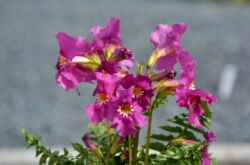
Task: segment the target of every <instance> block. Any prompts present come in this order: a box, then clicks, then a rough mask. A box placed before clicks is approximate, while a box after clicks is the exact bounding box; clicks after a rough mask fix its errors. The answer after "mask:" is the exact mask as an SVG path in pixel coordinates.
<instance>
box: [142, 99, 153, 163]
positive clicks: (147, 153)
mask: <svg viewBox="0 0 250 165" xmlns="http://www.w3.org/2000/svg"><path fill="white" fill-rule="evenodd" d="M153 105H154V102H153V104H151V105H150V108H149V115H148V128H147V139H146V155H145V162H144V165H148V157H149V145H150V136H151V125H152V114H153Z"/></svg>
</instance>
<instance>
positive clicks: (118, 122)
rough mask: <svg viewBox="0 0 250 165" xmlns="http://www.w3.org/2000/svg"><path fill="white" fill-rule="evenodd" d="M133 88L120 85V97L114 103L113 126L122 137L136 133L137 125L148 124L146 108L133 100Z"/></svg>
mask: <svg viewBox="0 0 250 165" xmlns="http://www.w3.org/2000/svg"><path fill="white" fill-rule="evenodd" d="M133 90H134V87H133V86H132V87H130V88H128V89H126V88H123V87H122V86H119V88H118V90H117V92H118V93H119V98H118V99H117V100H116V101H115V102H114V104H113V110H114V112H115V114H114V118H113V120H112V126H111V127H112V128H116V129H117V130H118V133H119V135H120V136H122V137H124V136H128V135H134V134H135V133H136V127H141V126H143V125H145V124H146V118H145V116H144V115H143V111H144V109H142V107H140V106H139V105H138V104H137V103H136V102H133Z"/></svg>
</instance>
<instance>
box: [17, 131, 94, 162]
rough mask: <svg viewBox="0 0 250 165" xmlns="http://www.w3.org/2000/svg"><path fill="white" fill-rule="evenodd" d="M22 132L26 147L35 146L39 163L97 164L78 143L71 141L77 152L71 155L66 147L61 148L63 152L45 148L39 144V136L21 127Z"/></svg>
mask: <svg viewBox="0 0 250 165" xmlns="http://www.w3.org/2000/svg"><path fill="white" fill-rule="evenodd" d="M22 133H23V135H24V137H25V140H26V142H27V144H28V147H35V148H36V157H39V165H43V164H48V165H62V164H63V165H85V164H86V165H88V164H93V163H95V164H99V162H98V160H94V159H93V155H92V154H91V153H89V152H88V150H87V149H86V148H84V147H83V146H82V145H81V144H79V143H72V147H73V149H74V150H75V151H76V152H77V155H76V156H73V155H72V154H70V153H69V151H68V150H67V149H66V148H64V149H63V153H60V152H59V151H52V150H51V149H47V148H45V147H44V146H43V145H41V138H40V137H37V136H35V135H33V134H31V133H29V132H27V131H26V130H25V129H22Z"/></svg>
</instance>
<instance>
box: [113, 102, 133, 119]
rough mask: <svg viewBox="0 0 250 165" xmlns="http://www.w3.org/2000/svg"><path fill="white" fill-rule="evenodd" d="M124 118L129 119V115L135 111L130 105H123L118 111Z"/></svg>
mask: <svg viewBox="0 0 250 165" xmlns="http://www.w3.org/2000/svg"><path fill="white" fill-rule="evenodd" d="M117 111H118V112H119V113H120V115H122V116H123V117H128V115H129V114H130V113H131V112H133V111H134V109H133V107H132V106H131V105H129V104H122V105H121V106H119V108H118V110H117Z"/></svg>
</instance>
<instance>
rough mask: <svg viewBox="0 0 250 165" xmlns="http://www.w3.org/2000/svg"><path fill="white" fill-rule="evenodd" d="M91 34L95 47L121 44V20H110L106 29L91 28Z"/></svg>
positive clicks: (99, 27)
mask: <svg viewBox="0 0 250 165" xmlns="http://www.w3.org/2000/svg"><path fill="white" fill-rule="evenodd" d="M91 33H92V35H93V38H94V44H95V45H98V46H101V47H102V46H105V45H107V44H114V45H117V44H120V43H121V37H120V20H119V19H117V18H110V19H109V20H108V24H107V26H106V27H102V26H95V27H93V28H91Z"/></svg>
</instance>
